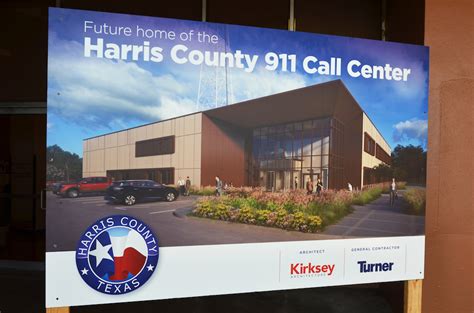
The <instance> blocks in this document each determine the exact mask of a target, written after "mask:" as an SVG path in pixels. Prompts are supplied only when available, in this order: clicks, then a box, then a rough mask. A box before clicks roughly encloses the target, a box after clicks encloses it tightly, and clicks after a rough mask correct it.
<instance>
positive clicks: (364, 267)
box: [357, 261, 394, 273]
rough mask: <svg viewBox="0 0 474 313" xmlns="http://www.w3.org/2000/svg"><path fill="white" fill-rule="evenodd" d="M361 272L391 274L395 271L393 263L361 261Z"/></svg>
mask: <svg viewBox="0 0 474 313" xmlns="http://www.w3.org/2000/svg"><path fill="white" fill-rule="evenodd" d="M357 264H359V271H360V272H361V273H372V272H391V271H392V269H393V265H394V263H393V262H386V263H367V261H359V262H357Z"/></svg>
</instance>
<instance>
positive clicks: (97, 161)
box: [89, 149, 105, 172]
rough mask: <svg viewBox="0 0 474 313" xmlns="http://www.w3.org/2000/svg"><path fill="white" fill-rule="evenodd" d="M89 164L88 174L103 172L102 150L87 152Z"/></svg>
mask: <svg viewBox="0 0 474 313" xmlns="http://www.w3.org/2000/svg"><path fill="white" fill-rule="evenodd" d="M89 155H90V161H89V162H90V163H89V172H102V171H104V170H105V169H104V149H101V150H94V151H90V152H89Z"/></svg>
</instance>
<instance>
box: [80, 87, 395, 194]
mask: <svg viewBox="0 0 474 313" xmlns="http://www.w3.org/2000/svg"><path fill="white" fill-rule="evenodd" d="M83 150H84V153H83V176H84V177H87V176H109V177H113V178H114V179H116V180H119V179H153V180H155V181H158V182H162V183H165V184H174V183H176V182H177V180H178V179H179V177H182V178H185V177H186V176H189V177H190V179H191V181H192V183H193V184H194V185H197V186H207V185H213V184H214V183H215V177H216V176H219V177H221V179H222V180H224V181H225V182H228V183H232V184H233V185H234V186H262V187H266V188H267V189H268V190H281V189H290V188H291V189H292V188H302V187H304V182H306V181H307V180H308V179H309V178H312V179H313V180H316V179H318V178H320V179H321V180H322V182H323V185H324V186H325V187H326V188H335V189H340V188H346V187H347V184H348V183H351V184H352V186H354V187H355V188H357V187H358V188H360V187H362V186H363V185H365V184H369V183H373V182H375V181H374V179H375V178H374V177H372V176H373V175H371V171H372V169H373V167H374V166H377V165H378V164H381V163H386V164H389V163H390V153H391V149H390V146H389V145H388V143H387V142H386V141H385V139H384V138H383V136H382V135H381V134H380V132H379V131H378V130H377V128H376V127H375V125H374V124H373V123H372V122H371V120H370V119H369V117H368V116H367V115H366V113H365V112H364V111H363V110H362V109H361V107H360V106H359V105H358V103H357V102H356V100H355V99H354V98H353V96H352V95H351V94H350V92H349V91H348V90H347V88H346V87H345V85H344V84H343V82H342V81H341V80H335V81H331V82H326V83H322V84H318V85H314V86H309V87H305V88H301V89H297V90H292V91H288V92H284V93H280V94H275V95H271V96H267V97H263V98H258V99H254V100H249V101H245V102H241V103H237V104H234V105H228V106H224V107H219V108H216V109H211V110H207V111H204V112H197V113H193V114H189V115H186V116H181V117H176V118H172V119H168V120H163V121H159V122H155V123H151V124H147V125H143V126H139V127H135V128H131V129H126V130H122V131H118V132H113V133H109V134H105V135H101V136H97V137H93V138H89V139H85V140H84V142H83Z"/></svg>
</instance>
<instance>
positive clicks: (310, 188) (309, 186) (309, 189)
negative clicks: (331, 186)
mask: <svg viewBox="0 0 474 313" xmlns="http://www.w3.org/2000/svg"><path fill="white" fill-rule="evenodd" d="M313 191H314V185H313V180H312V179H311V178H308V181H307V182H306V194H307V195H311V194H312V193H313Z"/></svg>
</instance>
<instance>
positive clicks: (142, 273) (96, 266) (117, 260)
mask: <svg viewBox="0 0 474 313" xmlns="http://www.w3.org/2000/svg"><path fill="white" fill-rule="evenodd" d="M157 263H158V239H157V238H156V237H155V235H154V234H153V232H152V230H151V229H150V227H148V226H147V225H146V224H145V223H143V222H142V221H140V220H138V219H136V218H134V217H130V216H126V215H114V216H109V217H105V218H103V219H100V220H98V221H97V222H95V223H94V224H93V225H91V226H89V228H88V229H87V230H86V231H85V232H84V234H83V235H82V237H81V239H80V241H79V244H78V245H77V249H76V265H77V269H78V271H79V274H80V275H81V277H82V279H83V280H84V281H85V282H86V283H87V284H88V285H89V286H90V287H92V288H93V289H95V290H97V291H99V292H102V293H105V294H111V295H117V294H125V293H128V292H131V291H134V290H136V289H138V288H139V287H140V286H142V285H143V284H145V282H146V281H147V280H148V279H149V278H150V277H151V275H153V273H154V272H155V270H156V266H157Z"/></svg>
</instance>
